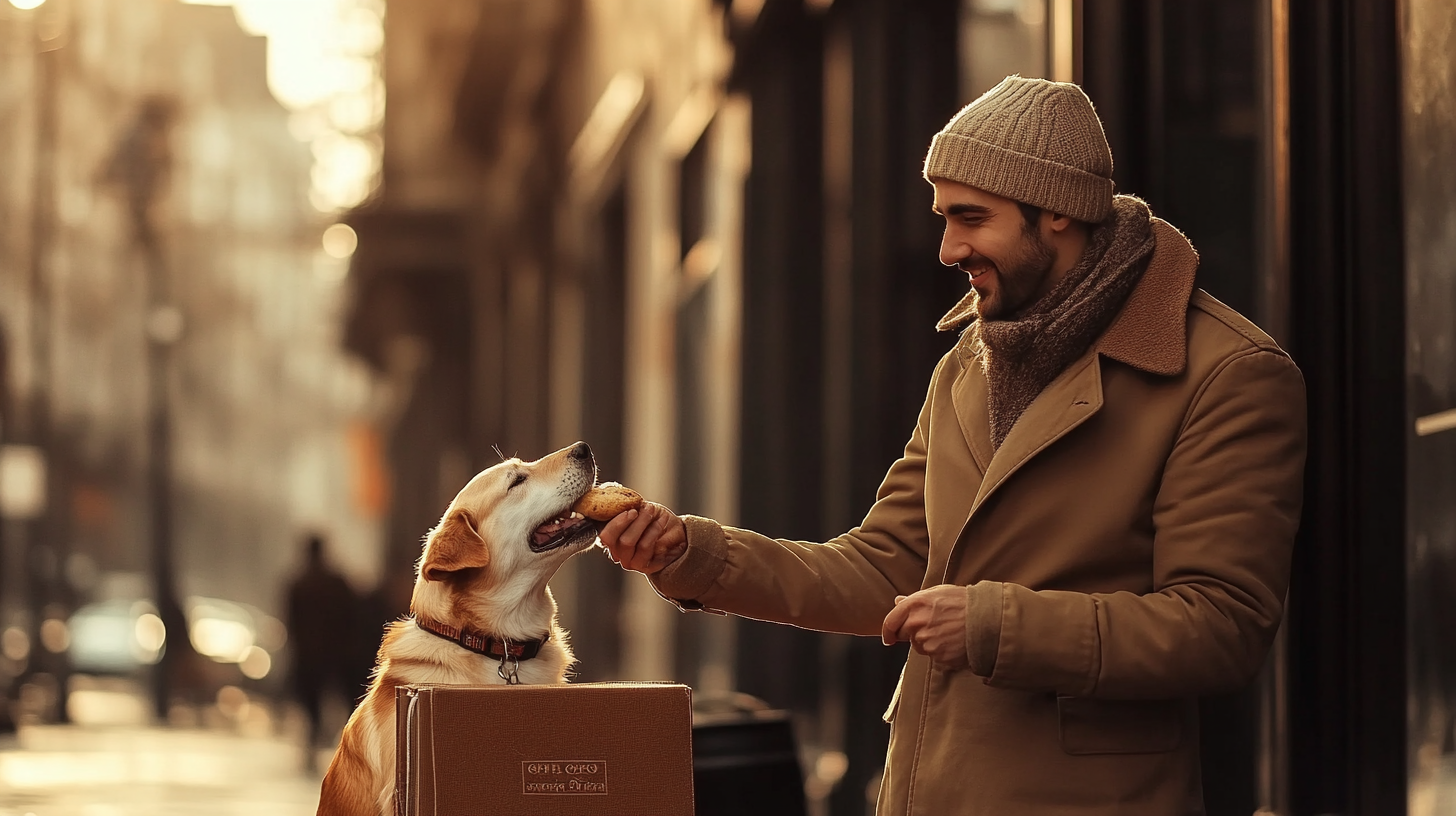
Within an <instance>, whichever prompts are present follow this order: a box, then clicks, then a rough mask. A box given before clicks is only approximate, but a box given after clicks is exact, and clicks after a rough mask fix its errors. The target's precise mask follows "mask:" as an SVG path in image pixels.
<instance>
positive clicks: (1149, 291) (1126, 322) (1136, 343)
mask: <svg viewBox="0 0 1456 816" xmlns="http://www.w3.org/2000/svg"><path fill="white" fill-rule="evenodd" d="M1153 236H1154V239H1155V241H1156V244H1155V246H1154V248H1153V257H1152V258H1151V259H1150V260H1149V261H1148V268H1147V271H1145V272H1144V273H1143V277H1142V280H1140V281H1138V285H1137V286H1136V287H1134V288H1133V290H1132V293H1131V294H1130V295H1128V298H1127V303H1125V304H1123V307H1122V310H1121V311H1119V312H1118V314H1117V318H1116V319H1114V320H1113V322H1112V325H1111V326H1109V327H1108V329H1107V331H1105V332H1103V334H1102V337H1100V338H1098V340H1097V342H1096V343H1094V344H1093V349H1095V350H1096V351H1097V352H1098V353H1100V354H1102V355H1103V356H1105V357H1110V358H1111V359H1114V360H1117V361H1118V362H1120V363H1123V364H1125V365H1129V366H1132V367H1133V368H1137V369H1141V370H1143V371H1146V372H1148V373H1150V374H1161V375H1163V376H1172V375H1174V374H1179V373H1181V372H1182V371H1183V368H1184V367H1185V366H1186V365H1187V362H1188V331H1187V323H1188V300H1189V298H1190V297H1191V296H1192V295H1193V278H1194V274H1195V273H1196V272H1197V271H1198V252H1197V250H1195V249H1194V248H1193V244H1191V243H1189V242H1188V239H1187V238H1185V237H1184V236H1183V233H1181V232H1179V231H1178V228H1177V227H1174V226H1173V225H1172V224H1169V223H1168V222H1167V221H1164V220H1163V219H1161V218H1156V217H1155V218H1153ZM974 308H975V298H974V297H973V296H972V294H967V295H966V296H965V297H964V298H962V299H961V301H960V302H959V303H957V304H956V305H955V308H953V309H951V310H950V311H949V312H947V313H946V315H945V317H942V318H941V319H940V322H939V323H937V324H936V328H937V329H939V330H941V331H946V330H953V329H962V328H965V327H966V326H968V325H969V324H970V323H971V322H972V321H974V320H975V319H976V318H975V312H974ZM970 346H971V344H970V343H969V342H966V341H965V339H964V338H963V341H962V343H961V347H962V350H963V352H969V351H970ZM1074 365H1075V364H1074Z"/></svg>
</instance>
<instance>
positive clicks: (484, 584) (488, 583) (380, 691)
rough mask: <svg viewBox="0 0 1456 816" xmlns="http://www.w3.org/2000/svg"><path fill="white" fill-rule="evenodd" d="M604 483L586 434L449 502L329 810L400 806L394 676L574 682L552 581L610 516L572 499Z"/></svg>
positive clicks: (455, 681) (390, 633)
mask: <svg viewBox="0 0 1456 816" xmlns="http://www.w3.org/2000/svg"><path fill="white" fill-rule="evenodd" d="M595 482H596V462H595V460H594V459H593V458H592V454H591V449H590V448H589V447H587V445H586V443H577V444H575V445H572V446H571V447H569V448H563V449H561V450H559V451H557V452H555V453H553V454H551V455H549V456H545V457H542V458H541V459H538V460H536V461H534V462H522V461H520V460H519V459H511V460H508V461H505V462H502V463H500V464H499V465H495V466H493V467H491V468H489V469H487V470H484V471H482V472H480V473H479V474H477V475H476V476H475V478H473V479H471V480H470V483H469V484H467V485H466V486H465V488H464V489H463V490H461V491H460V493H459V495H457V496H456V497H455V499H454V501H452V502H450V506H449V508H448V509H447V510H446V511H445V515H444V517H443V518H441V519H440V523H439V525H438V526H436V527H435V529H434V530H433V531H431V532H430V534H429V536H428V537H427V538H426V540H425V547H424V554H423V555H422V556H421V558H420V561H419V568H418V570H417V577H416V580H415V590H414V596H413V598H412V600H411V602H410V616H409V617H407V618H404V619H401V620H398V621H395V622H394V623H391V624H390V625H389V626H388V628H387V629H386V631H385V635H384V640H383V643H382V644H381V645H380V647H379V656H378V662H377V665H376V666H375V669H374V679H373V682H372V683H371V684H370V686H369V691H368V693H367V694H366V695H365V697H364V699H363V701H362V702H360V704H359V706H358V708H356V709H355V711H354V714H353V716H352V717H350V718H349V722H348V724H347V725H346V726H345V727H344V733H343V737H342V739H341V740H340V742H339V749H338V751H337V752H336V753H335V754H334V759H333V762H332V763H330V765H329V769H328V772H327V773H326V774H325V775H324V780H323V787H322V790H321V792H320V797H319V808H318V813H319V816H376V814H378V815H379V816H390V814H393V813H394V779H395V772H394V767H395V766H394V763H395V745H394V742H395V726H394V692H395V687H397V686H400V685H407V684H412V683H431V684H451V685H467V684H469V685H486V684H505V683H507V682H520V683H562V682H565V681H566V673H567V669H568V668H569V667H570V666H571V664H572V662H573V660H574V658H573V657H572V654H571V647H570V645H569V644H568V643H567V637H566V632H565V631H564V630H562V629H561V628H560V627H559V626H557V624H556V601H555V599H554V598H552V597H551V590H550V589H549V588H548V587H547V586H546V582H547V581H548V580H550V579H551V576H552V575H553V574H555V572H556V570H557V568H559V567H560V566H561V565H562V564H563V563H565V561H566V559H568V558H570V557H571V556H573V555H575V554H577V553H579V552H582V551H583V550H586V549H588V548H589V547H591V546H592V544H593V543H595V541H596V537H597V533H598V532H599V531H600V530H601V528H602V524H601V523H600V522H599V521H597V520H594V519H592V518H587V517H586V516H583V515H582V514H581V513H578V512H575V511H574V510H573V507H575V506H576V505H577V503H578V502H579V501H581V500H582V499H583V497H584V496H585V495H586V494H587V493H588V491H591V490H592V488H593V485H594V484H595ZM593 515H597V516H600V515H602V514H601V513H593Z"/></svg>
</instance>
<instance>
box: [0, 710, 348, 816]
mask: <svg viewBox="0 0 1456 816" xmlns="http://www.w3.org/2000/svg"><path fill="white" fill-rule="evenodd" d="M275 730H286V729H274V728H252V729H249V728H246V727H243V728H240V727H238V726H237V725H236V724H234V725H232V726H231V727H219V726H217V725H215V724H214V725H213V726H212V727H205V726H196V727H188V728H175V727H166V726H160V727H155V726H143V725H134V724H133V725H94V724H93V725H31V726H23V727H22V728H21V729H20V731H19V733H18V734H16V735H14V736H9V737H5V738H0V816H32V814H33V816H228V815H229V814H238V815H239V816H241V815H242V814H248V815H249V816H254V814H270V816H312V815H313V813H314V812H315V810H316V809H317V807H318V792H319V781H320V776H319V774H318V773H315V772H310V771H306V770H304V762H303V756H302V751H301V748H300V747H299V745H298V744H297V741H296V740H294V739H291V738H289V737H286V736H280V735H278V734H277V733H273V732H274V731H275Z"/></svg>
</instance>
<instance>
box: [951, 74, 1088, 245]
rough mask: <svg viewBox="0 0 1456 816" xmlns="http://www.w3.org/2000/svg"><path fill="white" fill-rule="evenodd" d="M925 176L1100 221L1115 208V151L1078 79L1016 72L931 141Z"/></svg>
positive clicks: (973, 104) (953, 118)
mask: <svg viewBox="0 0 1456 816" xmlns="http://www.w3.org/2000/svg"><path fill="white" fill-rule="evenodd" d="M925 178H926V179H927V180H934V179H946V180H948V181H958V182H960V183H961V184H967V185H970V186H971V187H975V188H977V189H979V190H985V191H986V192H988V193H995V194H996V195H999V196H1004V197H1006V198H1010V199H1012V200H1015V201H1020V202H1022V203H1024V204H1031V205H1034V206H1037V207H1041V208H1042V209H1044V210H1051V211H1052V212H1054V213H1057V214H1058V215H1066V216H1070V217H1072V218H1075V219H1077V220H1079V221H1086V222H1088V223H1092V224H1096V223H1099V222H1101V221H1102V220H1103V219H1105V218H1107V216H1108V215H1110V214H1111V212H1112V150H1111V148H1109V147H1108V146H1107V136H1106V135H1104V134H1103V132H1102V122H1101V121H1100V120H1099V119H1098V118H1097V113H1096V111H1094V110H1093V109H1092V100H1090V99H1088V98H1087V94H1085V93H1083V92H1082V89H1081V88H1079V87H1077V86H1076V85H1072V84H1070V83H1066V82H1050V81H1048V80H1045V79H1025V78H1022V77H1019V76H1009V77H1006V78H1005V79H1003V80H1002V81H1001V84H999V85H997V86H996V87H994V88H992V89H991V90H989V91H987V92H986V93H984V94H982V95H981V98H980V99H977V100H976V101H974V102H972V103H971V104H969V105H967V106H965V107H964V108H962V109H961V112H960V113H957V114H956V115H955V116H954V117H952V118H951V120H950V123H949V124H947V125H946V126H945V127H944V128H943V129H942V130H941V131H940V132H939V133H937V134H935V138H934V139H933V140H931V142H930V152H929V153H928V154H926V156H925Z"/></svg>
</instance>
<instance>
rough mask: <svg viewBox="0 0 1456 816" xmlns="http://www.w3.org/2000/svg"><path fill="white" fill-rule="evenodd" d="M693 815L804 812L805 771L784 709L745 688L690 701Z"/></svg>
mask: <svg viewBox="0 0 1456 816" xmlns="http://www.w3.org/2000/svg"><path fill="white" fill-rule="evenodd" d="M694 709H695V710H694V713H693V799H694V800H695V803H696V808H697V816H805V814H806V813H807V807H806V805H805V802H804V775H803V773H802V771H801V770H800V768H799V755H798V751H797V749H796V746H795V743H794V730H793V722H792V721H791V720H790V718H789V713H788V712H787V711H778V710H773V709H770V708H769V707H768V705H767V704H765V703H764V702H763V701H761V700H758V699H757V698H754V697H750V696H748V695H746V694H734V695H725V696H721V697H714V698H707V699H704V700H701V701H699V700H695V701H694Z"/></svg>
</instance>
